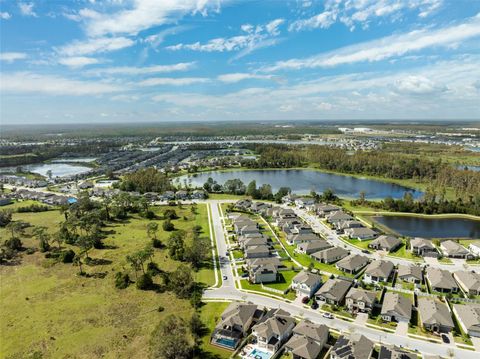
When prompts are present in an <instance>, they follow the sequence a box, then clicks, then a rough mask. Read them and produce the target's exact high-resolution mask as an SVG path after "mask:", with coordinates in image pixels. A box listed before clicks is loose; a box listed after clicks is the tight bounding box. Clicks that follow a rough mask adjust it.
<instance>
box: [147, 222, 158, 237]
mask: <svg viewBox="0 0 480 359" xmlns="http://www.w3.org/2000/svg"><path fill="white" fill-rule="evenodd" d="M157 232H158V223H157V222H149V223H148V224H147V236H148V237H150V238H151V239H154V240H156V239H157Z"/></svg>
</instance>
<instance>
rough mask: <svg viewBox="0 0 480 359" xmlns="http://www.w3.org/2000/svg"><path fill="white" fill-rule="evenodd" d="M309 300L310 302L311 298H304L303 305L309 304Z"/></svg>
mask: <svg viewBox="0 0 480 359" xmlns="http://www.w3.org/2000/svg"><path fill="white" fill-rule="evenodd" d="M309 300H310V298H309V297H303V298H302V303H303V304H307V303H308V301H309Z"/></svg>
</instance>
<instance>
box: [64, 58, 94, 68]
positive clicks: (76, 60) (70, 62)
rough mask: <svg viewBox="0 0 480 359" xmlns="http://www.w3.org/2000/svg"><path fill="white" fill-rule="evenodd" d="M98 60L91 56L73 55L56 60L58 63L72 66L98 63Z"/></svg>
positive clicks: (77, 66) (78, 66)
mask: <svg viewBox="0 0 480 359" xmlns="http://www.w3.org/2000/svg"><path fill="white" fill-rule="evenodd" d="M99 62H100V61H99V60H98V59H95V58H93V57H85V56H74V57H64V58H60V59H59V60H58V63H59V64H61V65H65V66H68V67H72V68H80V67H84V66H87V65H93V64H98V63H99Z"/></svg>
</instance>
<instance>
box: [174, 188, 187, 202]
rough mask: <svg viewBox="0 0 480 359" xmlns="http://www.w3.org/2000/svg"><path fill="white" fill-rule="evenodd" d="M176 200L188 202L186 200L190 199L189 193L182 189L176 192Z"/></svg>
mask: <svg viewBox="0 0 480 359" xmlns="http://www.w3.org/2000/svg"><path fill="white" fill-rule="evenodd" d="M175 198H176V199H181V200H186V199H188V192H187V191H185V190H183V189H181V190H180V191H177V192H175Z"/></svg>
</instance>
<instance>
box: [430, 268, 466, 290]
mask: <svg viewBox="0 0 480 359" xmlns="http://www.w3.org/2000/svg"><path fill="white" fill-rule="evenodd" d="M426 273H427V275H426V278H427V282H428V284H429V285H430V288H431V290H432V291H435V292H440V293H457V292H458V285H457V282H455V279H453V276H452V273H450V272H449V271H447V270H445V269H439V268H434V267H428V268H427V271H426Z"/></svg>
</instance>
